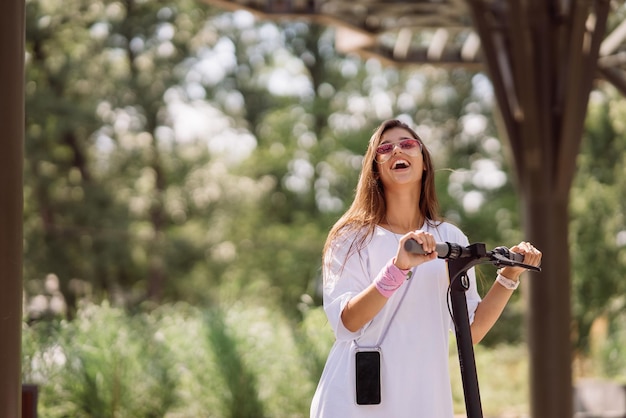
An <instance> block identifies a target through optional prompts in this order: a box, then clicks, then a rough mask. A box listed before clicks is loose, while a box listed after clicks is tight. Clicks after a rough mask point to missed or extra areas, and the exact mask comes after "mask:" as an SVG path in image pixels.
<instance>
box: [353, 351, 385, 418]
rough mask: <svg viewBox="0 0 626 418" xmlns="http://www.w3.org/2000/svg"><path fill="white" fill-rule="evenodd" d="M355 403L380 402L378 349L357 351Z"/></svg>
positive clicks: (371, 403) (376, 403)
mask: <svg viewBox="0 0 626 418" xmlns="http://www.w3.org/2000/svg"><path fill="white" fill-rule="evenodd" d="M355 364H356V403H357V404H358V405H378V404H380V351H357V352H356V357H355Z"/></svg>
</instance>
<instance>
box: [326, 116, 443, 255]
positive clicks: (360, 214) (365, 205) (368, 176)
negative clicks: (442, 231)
mask: <svg viewBox="0 0 626 418" xmlns="http://www.w3.org/2000/svg"><path fill="white" fill-rule="evenodd" d="M393 128H402V129H405V130H406V131H408V132H409V133H410V134H411V135H412V136H413V138H415V139H417V140H418V141H420V142H421V143H422V156H423V160H424V173H423V175H422V184H421V194H420V199H419V209H420V213H421V214H422V216H423V217H424V219H425V220H426V222H428V223H429V224H432V225H435V226H436V225H437V224H438V223H440V222H441V220H442V219H441V217H440V215H439V202H438V200H437V193H436V191H435V169H434V167H433V163H432V159H431V158H430V153H429V152H428V149H427V148H426V146H424V143H423V141H422V139H421V138H420V137H419V135H417V133H416V132H415V131H414V130H413V129H411V128H410V127H409V126H408V125H407V124H406V123H404V122H401V121H399V120H397V119H390V120H386V121H384V122H383V123H382V124H380V125H379V126H378V128H376V130H375V131H374V133H373V134H372V137H371V138H370V141H369V144H368V146H367V152H366V153H365V157H364V158H363V166H362V169H361V174H360V176H359V182H358V184H357V186H356V193H355V196H354V200H353V201H352V205H350V208H348V210H347V211H346V212H345V213H344V214H343V216H342V217H341V218H339V220H338V221H337V222H336V223H335V225H334V226H333V227H332V228H331V230H330V232H329V234H328V237H327V238H326V243H325V244H324V252H323V254H326V253H327V251H328V250H329V248H330V246H331V245H332V242H333V241H334V240H335V239H336V238H338V237H339V236H341V235H342V234H344V233H350V232H358V233H359V234H360V235H359V236H358V237H357V238H356V239H355V240H354V241H353V242H352V244H351V246H350V249H349V251H348V253H347V254H348V256H349V255H350V254H352V253H353V252H355V251H360V250H361V249H362V248H363V247H364V246H365V243H366V241H367V239H368V238H369V237H371V236H372V235H373V233H374V229H375V228H376V225H378V224H380V223H381V222H383V220H384V219H385V213H386V210H387V208H386V202H385V193H384V187H383V183H382V181H381V180H380V175H379V173H378V163H376V148H377V147H378V145H380V142H381V140H382V136H383V134H384V133H385V132H386V131H388V130H389V129H393Z"/></svg>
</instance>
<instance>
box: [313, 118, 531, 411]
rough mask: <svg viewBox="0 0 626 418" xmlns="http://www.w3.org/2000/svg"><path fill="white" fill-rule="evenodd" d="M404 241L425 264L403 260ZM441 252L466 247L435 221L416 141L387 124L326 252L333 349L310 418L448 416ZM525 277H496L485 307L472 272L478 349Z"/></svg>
mask: <svg viewBox="0 0 626 418" xmlns="http://www.w3.org/2000/svg"><path fill="white" fill-rule="evenodd" d="M408 239H414V240H416V241H417V242H418V243H420V244H421V245H422V247H423V249H424V250H425V251H426V252H427V253H428V254H426V255H417V254H412V253H408V252H407V251H405V250H404V242H405V241H406V240H408ZM437 242H452V243H458V244H461V245H463V246H466V245H469V242H468V239H467V237H466V236H465V235H464V234H463V232H461V230H459V229H458V228H457V227H455V226H453V225H452V224H449V223H447V222H444V221H443V220H442V219H441V218H440V216H439V215H438V203H437V197H436V194H435V181H434V169H433V165H432V161H431V158H430V154H429V152H428V150H427V149H426V147H425V146H424V144H423V143H422V141H421V139H420V138H419V137H418V135H417V134H416V133H415V132H414V131H413V130H412V129H411V128H410V127H409V126H408V125H406V124H405V123H403V122H401V121H398V120H389V121H386V122H384V123H382V124H381V125H380V126H379V127H378V129H377V130H376V131H375V132H374V134H373V135H372V137H371V139H370V142H369V146H368V149H367V153H366V155H365V158H364V161H363V168H362V172H361V175H360V178H359V182H358V185H357V190H356V196H355V199H354V202H353V203H352V205H351V207H350V208H349V209H348V211H347V212H346V213H345V214H344V215H343V216H342V217H341V219H339V221H338V222H337V223H336V224H335V225H334V226H333V228H332V229H331V231H330V233H329V235H328V238H327V240H326V244H325V247H324V259H323V261H324V268H323V272H324V288H323V289H324V310H325V312H326V315H327V316H328V320H329V322H330V324H331V326H332V328H333V331H334V333H335V337H336V341H335V344H334V345H333V347H332V349H331V351H330V354H329V356H328V360H327V362H326V366H325V368H324V372H323V374H322V377H321V379H320V382H319V385H318V387H317V390H316V392H315V396H314V397H313V402H312V405H311V417H312V418H321V417H324V418H350V417H381V418H390V417H392V418H403V417H420V418H422V417H423V418H440V417H441V418H449V417H452V416H453V408H452V395H451V389H450V381H449V373H448V341H449V335H450V330H452V329H453V323H452V319H451V317H450V313H449V310H448V304H447V293H448V284H449V283H448V282H449V278H448V273H447V268H446V264H445V261H444V260H442V259H438V258H437V253H436V252H435V244H436V243H437ZM511 251H514V252H517V253H520V254H523V255H524V263H526V264H530V265H539V262H540V260H541V253H540V252H539V251H538V250H536V249H535V248H534V247H533V246H532V245H530V244H529V243H527V242H522V243H520V244H519V245H516V246H514V247H512V248H511ZM523 271H524V269H523V268H519V267H505V268H503V269H502V270H500V273H499V275H498V277H497V278H496V281H495V282H494V284H493V286H492V287H491V289H490V290H489V292H488V293H487V294H486V295H485V297H484V298H483V299H482V300H481V298H480V296H479V295H478V293H477V291H476V279H475V275H474V271H473V269H472V270H470V271H469V272H468V276H469V278H470V280H471V287H470V289H469V290H468V291H467V292H466V296H467V304H468V311H469V312H468V313H469V316H470V322H471V331H472V339H473V342H474V343H477V342H479V341H480V340H481V339H482V338H483V337H484V336H485V334H486V333H487V331H489V329H490V328H491V327H492V326H493V324H494V323H495V322H496V320H497V319H498V317H499V316H500V314H501V312H502V310H503V309H504V307H505V305H506V303H507V301H508V300H509V298H510V297H511V294H512V293H513V291H514V289H515V288H516V287H517V285H518V283H519V282H518V280H519V276H520V274H521V273H522V272H523ZM409 278H410V280H408V279H409ZM363 351H365V352H366V353H365V354H363V353H361V352H363ZM357 352H359V354H357ZM357 357H358V358H359V359H358V360H357ZM357 369H358V376H357Z"/></svg>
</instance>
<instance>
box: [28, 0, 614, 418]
mask: <svg viewBox="0 0 626 418" xmlns="http://www.w3.org/2000/svg"><path fill="white" fill-rule="evenodd" d="M624 16H626V9H625V8H624V7H623V6H622V8H621V9H618V11H617V12H616V13H615V17H614V18H615V19H623V17H624ZM334 30H335V29H333V28H332V27H327V26H320V25H317V24H315V23H311V22H300V21H295V20H293V21H288V22H276V21H271V22H270V21H264V20H260V19H258V18H256V17H254V16H253V15H252V14H250V13H248V12H246V11H241V10H240V11H234V12H232V11H224V10H222V9H218V8H215V7H212V6H208V5H205V4H203V3H201V2H199V1H197V0H193V1H192V0H179V1H176V2H173V1H167V0H126V1H122V2H118V1H91V0H90V1H86V0H65V1H60V0H27V1H26V88H25V91H26V127H25V136H26V142H25V156H26V159H25V162H24V231H23V232H24V288H25V290H24V324H23V330H22V338H23V342H22V359H23V364H22V373H23V377H22V380H23V382H24V383H32V384H36V385H38V387H39V404H38V409H39V414H40V416H42V417H170V418H173V417H255V418H262V417H305V416H308V408H309V404H310V400H311V397H312V395H313V391H314V389H315V385H316V384H317V380H318V378H319V376H320V374H321V371H322V368H323V365H324V361H325V359H326V355H327V353H328V350H329V348H330V346H331V344H332V341H333V336H332V333H331V330H330V327H329V325H328V323H327V321H326V318H325V316H324V313H323V310H322V308H321V306H320V305H321V295H320V284H321V276H320V267H321V250H322V246H323V244H324V240H325V238H326V234H327V232H328V230H329V229H330V227H331V226H332V225H333V223H334V222H335V221H336V220H337V219H338V218H339V216H341V214H342V213H343V211H344V210H345V209H346V208H347V205H349V204H350V202H351V201H352V198H353V193H354V187H355V185H356V182H357V176H358V173H359V171H360V166H361V159H362V156H363V154H364V152H365V150H366V146H367V141H368V139H369V137H370V136H371V134H372V132H373V129H374V128H375V127H376V126H377V125H378V124H379V123H380V122H381V121H382V120H384V119H387V118H393V117H397V118H400V119H402V120H404V121H405V122H407V123H409V124H410V125H411V126H414V127H415V128H416V130H417V132H418V133H419V134H420V136H421V137H422V138H423V139H424V142H425V144H426V146H427V147H428V148H429V150H430V151H431V153H432V154H433V156H434V159H435V165H436V168H437V186H438V193H439V197H440V203H441V206H442V209H443V214H444V215H445V217H446V218H447V219H448V220H449V221H451V222H453V223H455V224H457V225H458V226H460V227H461V228H462V229H463V230H464V232H466V233H467V235H468V237H469V239H470V242H484V243H486V245H487V247H488V248H491V247H495V246H499V245H505V246H512V245H514V244H516V243H517V242H519V241H520V240H522V239H523V238H524V237H523V236H522V232H521V225H520V216H519V202H518V196H517V194H516V191H515V185H514V184H513V180H512V175H511V164H510V162H511V161H510V155H509V151H508V150H507V149H506V146H505V145H504V143H503V142H502V141H501V139H500V138H499V137H498V132H497V129H496V120H497V118H496V117H495V116H494V113H495V106H496V105H495V99H494V96H493V89H492V86H491V83H490V81H489V78H488V77H487V76H486V75H485V74H484V73H481V72H480V71H472V70H469V69H462V68H459V69H441V68H435V67H430V66H419V67H406V66H405V67H401V68H400V67H393V66H389V65H386V64H384V63H382V62H381V61H379V60H376V59H374V58H370V59H368V58H364V57H362V56H357V55H352V54H346V53H340V52H338V51H337V50H336V47H335V36H334ZM624 121H626V100H625V99H624V97H623V96H622V95H621V94H620V93H619V92H618V91H616V90H615V88H614V87H612V86H611V85H610V84H598V85H596V87H595V89H594V90H593V93H592V95H591V99H590V104H589V111H588V114H587V119H586V122H585V133H584V137H583V141H582V149H581V153H580V154H579V156H578V160H577V174H576V178H575V181H574V184H573V187H572V190H571V201H570V216H571V219H570V227H569V233H570V241H571V242H570V252H571V260H572V270H571V271H572V307H573V312H572V315H573V323H572V328H571V332H572V341H573V350H574V353H575V355H574V364H573V374H574V376H575V378H576V379H589V378H593V379H602V380H608V381H612V382H617V383H620V384H625V383H626V299H625V298H626V296H625V295H626V280H625V278H626V252H625V251H624V248H625V247H626V218H625V215H624V214H625V213H626V199H624V196H626V123H625V122H624ZM478 270H479V271H478V276H479V287H480V289H479V291H480V292H481V294H483V293H484V292H485V291H486V288H487V287H488V286H490V285H491V282H492V280H493V276H494V272H495V268H493V267H492V266H480V267H478ZM533 279H538V280H540V279H541V276H540V275H539V276H534V277H533ZM524 314H525V305H524V290H523V286H522V291H521V292H517V293H516V294H515V295H514V298H513V299H512V301H511V302H510V303H509V305H508V307H507V308H506V311H505V313H504V315H503V318H502V319H501V320H500V321H499V322H498V324H497V325H496V327H495V328H494V329H493V330H492V332H491V333H490V334H489V335H488V336H487V338H486V340H485V341H484V342H483V343H481V345H480V346H478V347H476V361H477V367H478V374H479V380H480V385H481V395H482V398H483V409H484V411H485V413H486V414H487V415H489V416H507V417H516V416H520V417H521V416H526V415H527V414H528V388H527V384H528V376H527V373H528V371H527V369H528V360H527V356H526V353H527V348H526V341H525V331H524ZM450 357H451V371H450V373H451V381H452V384H453V387H454V391H455V408H456V410H457V412H458V413H460V414H462V413H463V411H464V401H463V393H462V390H461V382H460V374H459V371H458V361H457V360H456V351H455V348H454V347H452V348H451V351H450ZM494 363H497V364H499V365H500V366H499V367H498V368H493V367H492V366H490V365H493V364H494Z"/></svg>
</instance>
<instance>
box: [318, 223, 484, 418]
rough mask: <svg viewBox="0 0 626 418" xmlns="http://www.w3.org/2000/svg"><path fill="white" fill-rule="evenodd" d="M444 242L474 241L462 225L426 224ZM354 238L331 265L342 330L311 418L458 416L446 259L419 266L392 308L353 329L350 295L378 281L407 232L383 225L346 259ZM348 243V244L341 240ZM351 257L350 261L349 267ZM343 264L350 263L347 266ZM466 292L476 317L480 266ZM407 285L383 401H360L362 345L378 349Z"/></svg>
mask: <svg viewBox="0 0 626 418" xmlns="http://www.w3.org/2000/svg"><path fill="white" fill-rule="evenodd" d="M422 229H424V230H426V231H428V232H430V233H432V234H433V235H434V237H435V240H436V241H437V242H451V243H458V244H461V245H463V246H467V245H468V240H467V237H466V236H465V234H463V232H462V231H461V230H460V229H459V228H457V227H456V226H454V225H452V224H449V223H442V224H440V225H438V226H437V227H433V226H430V225H428V224H425V225H424V227H423V228H422ZM352 238H353V237H350V238H349V239H347V241H346V240H341V242H337V243H335V244H334V245H333V246H332V248H331V249H330V251H329V253H328V254H325V257H326V261H330V264H329V265H327V266H326V267H325V269H324V280H325V283H324V310H325V312H326V315H327V317H328V320H329V323H330V325H331V327H332V328H333V331H334V333H335V338H336V341H335V343H334V345H333V347H332V348H331V350H330V353H329V355H328V359H327V362H326V366H325V367H324V371H323V373H322V377H321V379H320V382H319V384H318V387H317V390H316V391H315V395H314V397H313V401H312V403H311V411H310V416H311V418H352V417H354V418H357V417H358V418H365V417H377V418H404V417H406V418H409V417H411V418H451V417H453V408H452V393H451V388H450V377H449V370H448V342H449V336H450V331H451V330H453V324H452V320H451V317H450V313H449V310H448V304H447V297H448V282H449V278H448V270H447V268H446V262H445V261H444V260H442V259H436V260H433V261H429V262H427V263H424V264H422V265H420V266H418V267H417V268H416V269H415V270H414V275H413V277H412V278H411V280H410V282H411V284H410V285H408V284H409V282H405V283H404V284H403V285H402V287H401V288H400V289H398V290H397V291H396V292H395V293H394V294H393V295H392V296H391V297H390V298H389V301H388V302H387V304H386V305H385V307H384V308H383V309H382V310H381V311H380V312H379V313H378V314H377V315H376V316H375V317H374V319H373V320H372V321H370V322H369V323H368V324H366V325H365V326H364V327H363V328H361V329H360V330H359V331H357V332H354V333H353V332H350V331H348V330H347V329H346V328H345V327H344V326H343V323H342V321H341V312H342V310H343V308H344V306H345V305H346V303H347V302H348V300H350V298H352V297H353V296H355V295H357V294H358V293H360V292H361V291H362V290H363V289H365V288H366V287H367V286H369V285H370V284H371V282H372V281H373V280H374V278H376V276H377V275H378V273H379V272H380V270H381V269H382V268H384V267H385V265H386V264H387V262H388V261H389V260H390V259H391V258H393V257H394V256H395V254H396V251H397V249H398V240H399V238H400V235H396V234H394V233H392V232H390V231H388V230H386V229H384V228H382V227H378V226H377V227H376V229H375V232H374V236H373V237H372V239H371V241H369V243H368V244H367V246H366V247H365V248H364V249H363V250H361V252H360V254H359V253H354V254H352V255H351V256H350V258H349V259H348V260H347V261H346V260H345V255H346V253H347V251H348V248H349V247H350V241H351V239H352ZM342 243H343V244H342ZM344 261H345V266H343V264H344ZM342 266H343V268H342ZM468 276H469V278H470V280H471V285H470V289H469V290H468V291H467V292H466V298H467V305H468V311H469V316H470V321H473V317H474V312H475V310H476V307H477V306H478V303H479V302H480V296H479V295H478V292H477V290H476V278H475V275H474V271H473V269H470V270H469V272H468ZM405 291H407V294H406V296H405V297H404V300H403V301H402V304H401V306H399V308H398V311H397V313H396V315H395V317H394V318H393V322H392V323H391V324H390V325H389V328H388V331H387V335H386V336H385V338H384V340H383V342H382V344H381V345H380V348H381V352H382V355H381V399H382V400H381V403H380V404H378V405H357V403H356V400H355V367H354V356H355V347H356V346H355V344H358V346H359V347H373V346H375V345H376V343H377V342H378V341H379V339H380V336H381V334H382V332H383V331H384V328H385V326H386V325H387V323H388V322H389V320H390V318H391V316H392V315H393V312H394V310H395V309H396V306H398V304H399V301H400V299H401V298H402V294H403V293H404V292H405Z"/></svg>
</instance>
